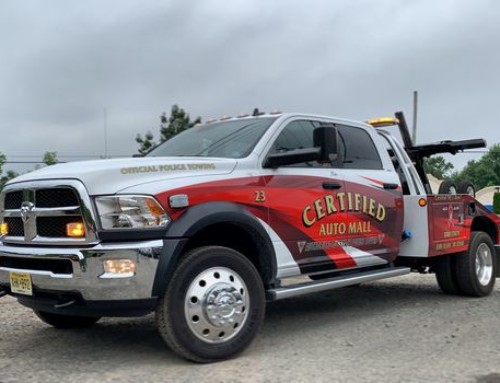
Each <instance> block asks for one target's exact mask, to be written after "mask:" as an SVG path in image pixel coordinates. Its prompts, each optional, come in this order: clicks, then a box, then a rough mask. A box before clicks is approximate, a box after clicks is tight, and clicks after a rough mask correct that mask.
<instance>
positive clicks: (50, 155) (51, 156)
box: [42, 152, 58, 166]
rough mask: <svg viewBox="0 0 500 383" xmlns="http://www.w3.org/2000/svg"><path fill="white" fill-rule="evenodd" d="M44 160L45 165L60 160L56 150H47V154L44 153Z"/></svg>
mask: <svg viewBox="0 0 500 383" xmlns="http://www.w3.org/2000/svg"><path fill="white" fill-rule="evenodd" d="M42 161H43V163H44V164H45V165H49V166H50V165H54V164H56V163H57V162H58V159H57V153H56V152H45V154H44V155H43V159H42Z"/></svg>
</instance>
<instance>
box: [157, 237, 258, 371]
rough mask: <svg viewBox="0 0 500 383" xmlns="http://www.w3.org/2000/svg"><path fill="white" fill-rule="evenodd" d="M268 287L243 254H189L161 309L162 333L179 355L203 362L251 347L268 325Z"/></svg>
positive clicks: (216, 250) (205, 250) (210, 249)
mask: <svg viewBox="0 0 500 383" xmlns="http://www.w3.org/2000/svg"><path fill="white" fill-rule="evenodd" d="M265 303H266V301H265V294H264V286H263V283H262V280H261V278H260V275H259V273H258V272H257V270H256V269H255V267H254V265H253V264H252V263H251V262H250V261H249V260H248V259H247V258H245V257H244V256H243V255H242V254H241V253H239V252H237V251H235V250H232V249H229V248H226V247H219V246H206V247H200V248H197V249H194V250H191V251H190V252H188V253H187V254H186V255H185V256H184V258H183V259H182V261H181V262H180V264H179V265H178V266H177V268H176V270H175V272H174V274H173V276H172V278H171V280H170V282H169V284H168V286H167V289H166V292H165V294H164V295H163V297H162V298H161V299H160V300H159V302H158V305H157V308H156V321H157V326H158V330H159V332H160V334H161V336H162V338H163V339H164V340H165V342H166V343H167V344H168V346H169V347H170V348H171V349H172V350H173V351H174V352H176V353H177V354H178V355H180V356H182V357H184V358H186V359H189V360H192V361H195V362H200V363H207V362H214V361H218V360H223V359H227V358H229V357H232V356H233V355H235V354H237V353H239V352H240V351H242V350H243V349H245V348H246V347H247V346H248V345H249V344H250V342H251V341H252V340H253V339H254V337H255V335H256V334H257V332H258V330H259V328H260V327H261V325H262V322H263V320H264V314H265Z"/></svg>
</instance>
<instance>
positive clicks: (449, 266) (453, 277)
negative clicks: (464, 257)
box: [434, 255, 461, 295]
mask: <svg viewBox="0 0 500 383" xmlns="http://www.w3.org/2000/svg"><path fill="white" fill-rule="evenodd" d="M455 263H456V262H455V256H454V255H443V256H440V257H438V258H436V259H435V264H434V272H435V273H436V280H437V283H438V285H439V288H440V289H441V291H442V292H443V293H445V294H451V295H458V294H460V293H461V291H460V287H459V285H458V281H457V274H456V269H455V266H456V265H455Z"/></svg>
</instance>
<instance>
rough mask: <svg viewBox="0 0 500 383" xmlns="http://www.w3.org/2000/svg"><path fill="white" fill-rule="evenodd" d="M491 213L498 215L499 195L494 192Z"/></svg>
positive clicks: (499, 209) (499, 207)
mask: <svg viewBox="0 0 500 383" xmlns="http://www.w3.org/2000/svg"><path fill="white" fill-rule="evenodd" d="M493 212H494V213H495V214H500V193H499V192H495V193H494V194H493Z"/></svg>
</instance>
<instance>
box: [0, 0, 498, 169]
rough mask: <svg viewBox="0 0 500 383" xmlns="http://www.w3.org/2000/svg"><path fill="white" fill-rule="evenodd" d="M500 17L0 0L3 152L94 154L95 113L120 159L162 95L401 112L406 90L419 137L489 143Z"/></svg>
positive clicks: (200, 106) (204, 106)
mask: <svg viewBox="0 0 500 383" xmlns="http://www.w3.org/2000/svg"><path fill="white" fill-rule="evenodd" d="M499 20H500V3H498V2H494V1H486V0H479V1H475V2H471V1H465V0H463V1H460V0H456V1H452V0H446V1H440V2H434V1H431V0H420V1H413V2H401V1H391V0H385V1H369V0H360V1H356V2H352V1H336V2H331V1H326V0H325V1H310V2H303V1H284V0H281V1H274V2H272V3H269V2H250V1H243V0H238V1H231V2H226V1H218V0H208V1H203V2H195V1H183V2H163V1H141V2H137V1H120V2H112V1H95V0H93V1H86V2H78V1H68V2H58V1H50V0H49V1H44V2H37V1H23V2H16V1H5V2H2V3H1V4H0V55H1V56H2V58H3V59H2V62H0V83H2V84H3V86H2V90H1V91H0V115H1V116H2V118H1V119H0V130H1V131H2V133H3V134H2V140H1V142H0V151H1V152H4V153H5V154H6V155H7V156H8V158H16V157H15V156H16V155H35V154H37V155H39V156H40V158H41V157H42V155H43V153H44V152H45V151H48V150H51V151H57V152H58V153H59V154H60V156H61V155H65V156H67V157H66V159H72V158H71V154H78V155H86V154H88V155H92V156H98V155H102V154H104V110H105V109H106V111H107V127H108V152H109V154H111V155H129V154H132V153H134V152H135V151H136V148H137V146H136V144H135V142H134V137H135V135H136V134H137V133H145V132H146V131H147V130H152V131H153V132H157V129H158V126H159V115H160V114H161V113H162V112H164V111H167V112H168V111H169V110H170V106H171V105H172V104H174V103H177V104H179V105H181V106H182V107H184V108H185V109H186V110H187V111H188V112H189V113H190V114H191V115H192V116H193V117H195V116H197V115H201V116H202V117H204V118H207V117H209V116H213V117H218V116H220V115H223V114H233V115H235V114H238V113H240V112H244V111H247V112H248V111H251V110H252V109H253V108H254V107H256V106H259V107H260V108H261V109H263V110H270V109H274V108H277V109H280V110H283V111H288V112H292V111H300V112H311V113H321V114H327V115H336V116H339V117H347V118H355V119H366V118H369V117H373V116H378V115H381V114H383V115H386V114H388V113H392V112H394V111H395V110H400V109H403V110H405V111H406V112H407V115H408V117H409V116H410V114H411V107H412V99H411V98H412V92H413V90H419V94H420V104H419V131H418V138H419V141H420V142H424V141H435V140H442V139H450V138H453V139H462V138H469V137H470V136H471V135H472V136H478V137H485V138H487V139H488V140H489V141H490V142H491V143H494V142H498V141H500V139H499V137H498V135H497V134H496V133H495V132H496V128H495V125H496V123H497V122H496V116H495V113H494V112H495V107H496V100H498V99H499V98H500V97H499V96H500V76H499V75H498V70H497V68H498V67H499V64H500V62H499V61H500V52H499V51H498V50H496V49H494V47H496V44H497V42H498V41H499V38H500V30H498V28H497V27H496V26H497V25H498V21H499ZM12 132H15V134H12ZM74 158H76V157H74ZM462 162H463V161H462Z"/></svg>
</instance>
